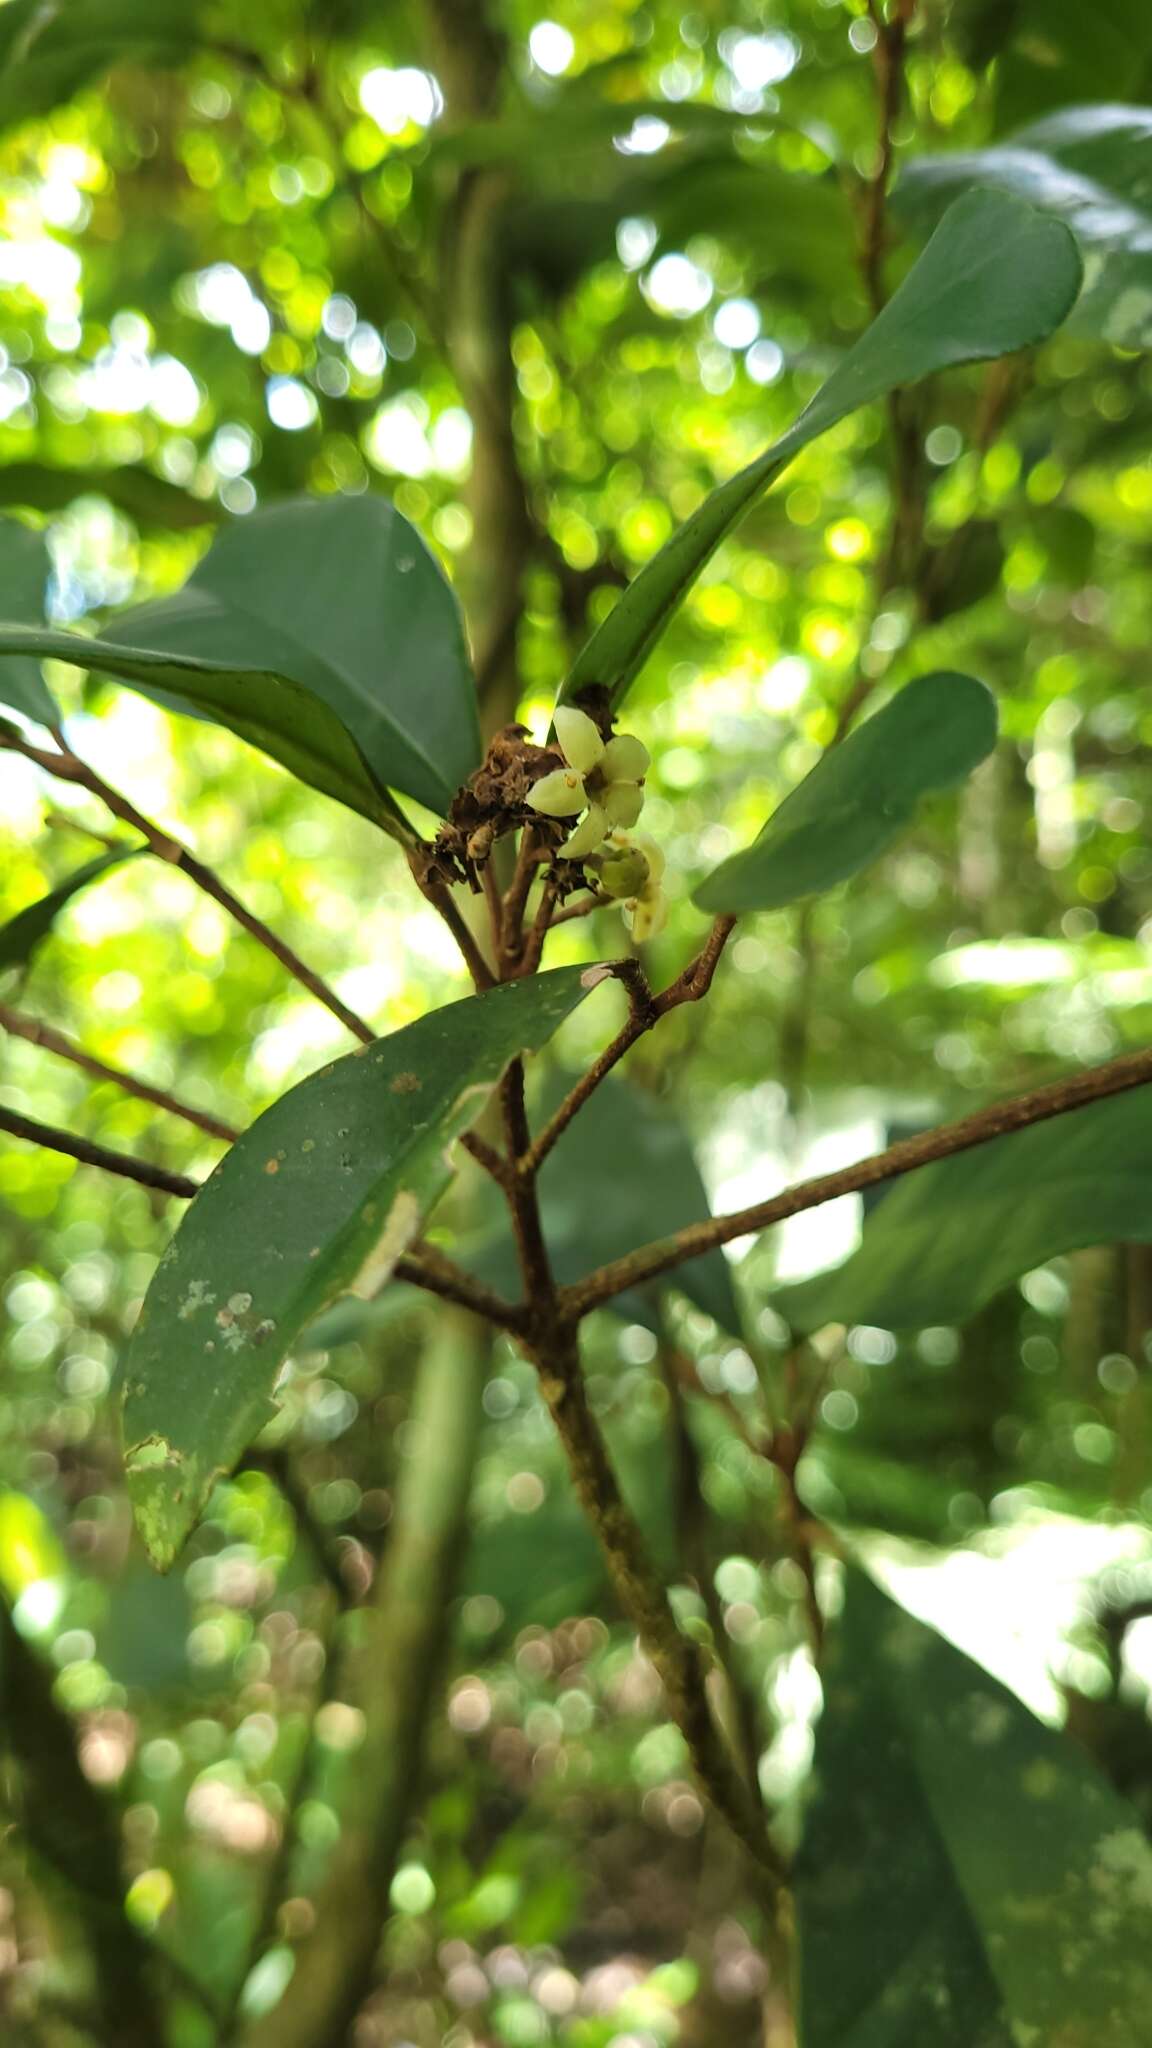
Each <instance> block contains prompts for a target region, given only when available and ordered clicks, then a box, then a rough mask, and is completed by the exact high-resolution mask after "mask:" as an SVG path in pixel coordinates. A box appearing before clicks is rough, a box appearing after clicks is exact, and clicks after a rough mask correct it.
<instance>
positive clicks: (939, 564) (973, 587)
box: [921, 519, 1005, 625]
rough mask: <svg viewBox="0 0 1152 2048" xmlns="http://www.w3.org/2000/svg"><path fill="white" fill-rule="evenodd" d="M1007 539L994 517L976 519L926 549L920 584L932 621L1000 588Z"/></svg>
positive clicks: (965, 606)
mask: <svg viewBox="0 0 1152 2048" xmlns="http://www.w3.org/2000/svg"><path fill="white" fill-rule="evenodd" d="M1004 552H1005V551H1004V543H1003V541H1002V540H1001V538H1000V528H999V526H998V525H997V523H996V521H995V520H994V519H973V520H970V521H969V523H968V525H967V526H963V527H961V528H960V529H959V530H958V531H957V532H956V533H953V534H950V535H949V537H948V539H947V540H946V541H942V542H941V543H940V545H939V546H938V547H935V548H932V549H929V550H927V551H926V556H925V563H924V581H923V584H922V586H921V590H922V597H923V604H924V614H925V617H926V618H927V619H929V620H930V621H931V623H932V624H933V625H938V624H939V622H940V620H941V619H951V618H954V617H955V615H956V613H957V612H965V611H967V610H968V609H969V608H970V606H972V605H974V604H979V603H980V601H981V599H982V598H985V597H990V596H991V594H992V592H993V591H994V590H998V589H999V588H1000V577H1001V574H1002V572H1003V568H1004Z"/></svg>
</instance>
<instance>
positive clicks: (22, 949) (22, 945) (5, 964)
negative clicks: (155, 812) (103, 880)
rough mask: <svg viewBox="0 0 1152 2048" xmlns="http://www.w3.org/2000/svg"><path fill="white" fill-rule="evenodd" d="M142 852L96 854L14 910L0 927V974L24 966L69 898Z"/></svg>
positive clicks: (117, 849)
mask: <svg viewBox="0 0 1152 2048" xmlns="http://www.w3.org/2000/svg"><path fill="white" fill-rule="evenodd" d="M143 850H144V849H143V848H142V847H138V846H123V847H114V848H113V849H112V850H111V851H110V852H108V853H101V854H98V855H97V857H96V859H95V860H90V861H87V862H86V863H85V865H84V866H83V867H82V868H76V869H75V871H74V872H73V873H72V874H70V875H66V876H65V878H64V880H63V881H62V882H58V883H57V884H56V887H55V888H54V889H50V890H49V892H48V894H47V895H46V896H40V897H38V898H37V900H36V902H35V903H29V904H27V905H26V906H25V908H24V909H23V910H18V911H17V913H16V915H15V917H10V918H9V919H8V922H7V924H3V925H0V972H2V971H3V970H4V969H5V968H9V967H26V966H27V965H28V962H29V961H30V960H31V958H32V955H33V953H34V952H35V951H36V948H37V946H38V945H40V943H41V941H42V940H44V939H46V938H47V937H48V934H49V932H50V931H51V930H52V927H53V925H54V924H55V922H56V919H57V918H58V917H59V915H60V913H61V911H62V910H66V909H67V907H68V905H69V904H70V903H71V901H72V899H73V897H74V896H78V895H79V894H80V891H81V890H82V889H87V888H90V887H91V884H92V883H93V882H97V881H99V879H100V877H101V875H106V874H107V873H108V872H109V870H110V869H111V868H118V867H121V866H122V865H123V863H124V862H125V861H126V860H134V859H135V858H136V856H137V854H139V853H142V852H143Z"/></svg>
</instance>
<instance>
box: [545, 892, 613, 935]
mask: <svg viewBox="0 0 1152 2048" xmlns="http://www.w3.org/2000/svg"><path fill="white" fill-rule="evenodd" d="M614 902H615V898H614V897H612V896H604V895H602V894H600V893H599V892H597V893H596V894H595V895H594V896H589V897H588V899H587V901H586V902H583V903H566V904H565V906H564V908H563V910H558V911H556V912H555V914H554V916H553V918H552V929H553V931H555V929H556V926H557V925H558V924H571V923H573V921H574V920H575V919H576V918H578V917H591V915H592V912H593V911H594V910H611V908H612V906H613V904H614Z"/></svg>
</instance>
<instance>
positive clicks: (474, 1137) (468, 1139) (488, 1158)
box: [460, 1131, 512, 1188]
mask: <svg viewBox="0 0 1152 2048" xmlns="http://www.w3.org/2000/svg"><path fill="white" fill-rule="evenodd" d="M460 1144H461V1146H462V1148H463V1150H464V1151H465V1152H467V1153H469V1154H470V1155H471V1157H472V1158H473V1159H474V1160H475V1161H476V1164H477V1166H482V1167H483V1168H484V1171H485V1173H487V1174H490V1175H491V1177H492V1179H493V1180H494V1181H496V1183H497V1184H498V1186H500V1187H502V1188H507V1187H508V1185H509V1182H510V1180H511V1178H512V1169H511V1167H510V1165H509V1163H508V1161H507V1160H506V1159H505V1157H504V1154H503V1153H502V1152H498V1151H497V1150H496V1147H495V1145H490V1144H489V1143H488V1140H487V1138H482V1137H481V1135H480V1133H479V1131H465V1133H464V1135H463V1137H462V1138H461V1139H460Z"/></svg>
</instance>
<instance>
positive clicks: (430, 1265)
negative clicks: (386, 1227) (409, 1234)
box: [395, 1242, 524, 1331]
mask: <svg viewBox="0 0 1152 2048" xmlns="http://www.w3.org/2000/svg"><path fill="white" fill-rule="evenodd" d="M395 1277H396V1279H397V1280H407V1281H408V1282H409V1283H410V1284H411V1285H412V1286H413V1287H422V1288H424V1290H425V1292H426V1293H428V1294H436V1295H439V1297H440V1299H441V1301H451V1302H454V1303H455V1305H456V1307H457V1308H467V1309H471V1310H472V1312H473V1314H474V1315H478V1316H483V1317H484V1318H485V1319H486V1321H488V1322H490V1323H494V1324H495V1325H496V1328H497V1329H498V1330H514V1331H518V1330H520V1329H521V1328H522V1327H523V1321H524V1319H523V1315H522V1312H521V1311H520V1310H519V1309H518V1308H516V1307H515V1306H514V1304H513V1303H512V1302H510V1301H504V1300H503V1299H502V1297H501V1296H500V1295H499V1294H497V1293H495V1292H494V1290H493V1289H492V1288H491V1287H485V1285H484V1283H483V1281H482V1280H474V1279H473V1278H472V1275H471V1273H466V1272H465V1271H464V1268H463V1267H462V1266H457V1265H456V1264H455V1263H454V1261H453V1260H452V1259H449V1258H446V1257H445V1255H444V1253H443V1252H442V1251H440V1250H439V1249H438V1248H437V1246H435V1245H432V1244H428V1243H427V1242H422V1243H421V1244H420V1245H419V1247H418V1249H417V1251H416V1252H415V1253H409V1252H405V1253H404V1254H403V1256H402V1257H401V1258H399V1259H398V1260H397V1262H396V1266H395Z"/></svg>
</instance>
